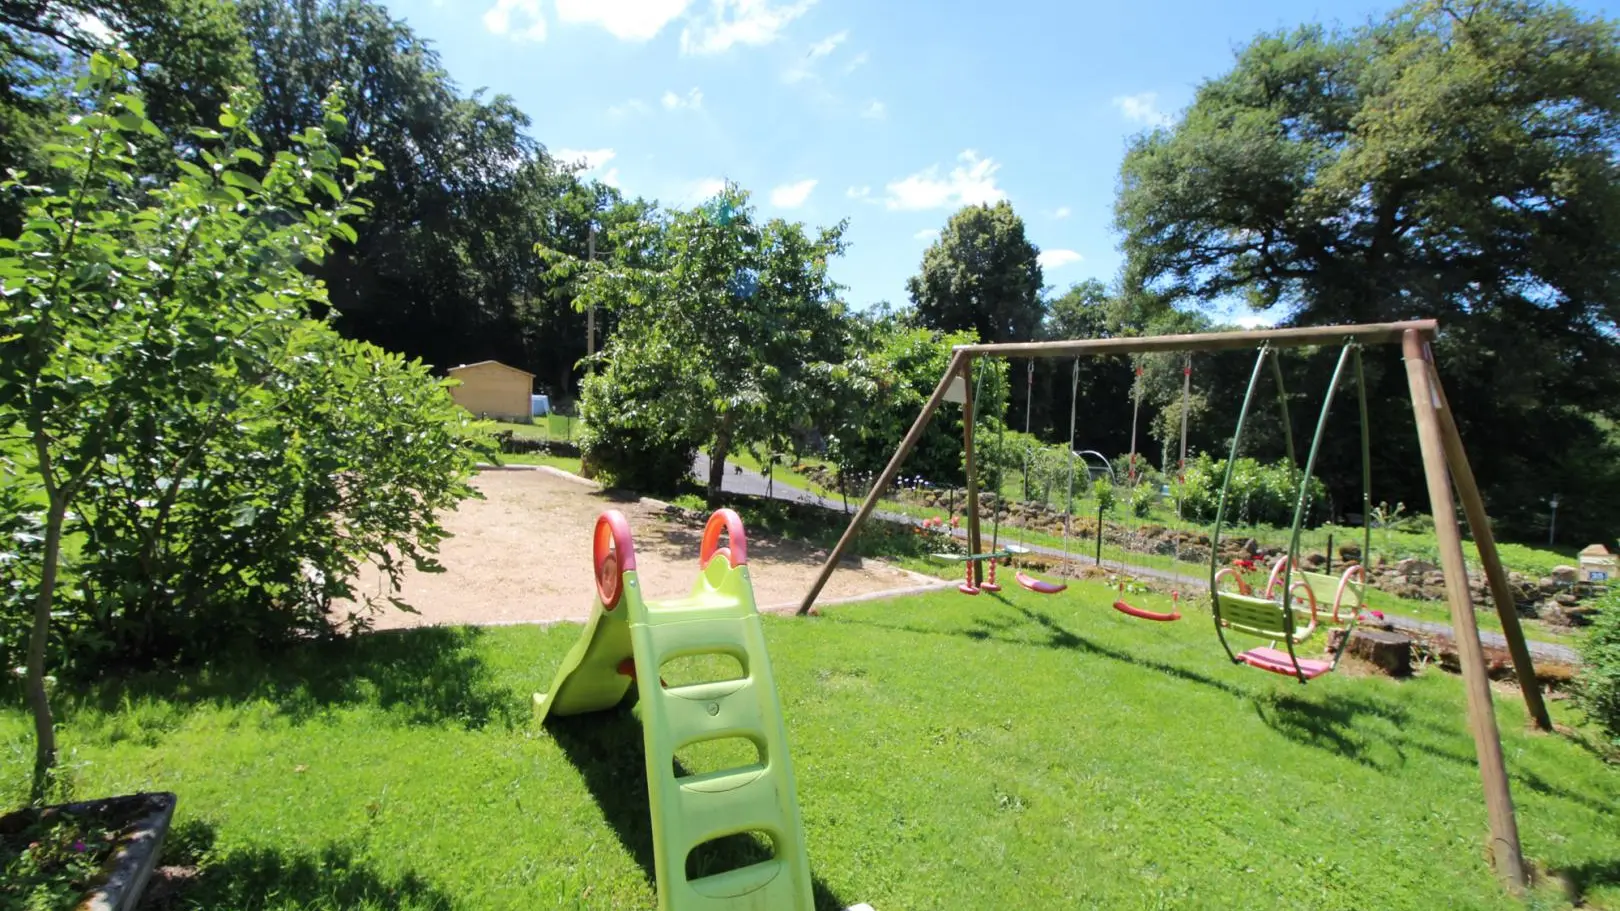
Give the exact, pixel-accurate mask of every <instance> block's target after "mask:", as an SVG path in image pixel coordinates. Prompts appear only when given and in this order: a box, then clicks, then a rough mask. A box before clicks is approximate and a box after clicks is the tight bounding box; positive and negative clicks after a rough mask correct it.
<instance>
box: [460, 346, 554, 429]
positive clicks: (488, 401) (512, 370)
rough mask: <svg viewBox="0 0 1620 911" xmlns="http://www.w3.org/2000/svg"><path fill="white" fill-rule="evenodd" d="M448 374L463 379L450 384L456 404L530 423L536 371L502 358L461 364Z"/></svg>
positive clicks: (478, 412) (503, 419)
mask: <svg viewBox="0 0 1620 911" xmlns="http://www.w3.org/2000/svg"><path fill="white" fill-rule="evenodd" d="M449 373H450V377H451V378H452V379H457V380H460V381H461V384H460V385H459V386H452V387H450V397H451V398H453V399H455V400H456V404H457V405H460V406H461V407H463V408H465V409H467V410H468V411H471V412H472V413H473V414H475V415H478V416H480V417H489V418H495V419H497V420H501V421H519V422H522V423H528V422H529V415H530V409H531V407H532V406H531V400H530V398H529V395H530V394H531V393H532V392H533V391H534V374H532V373H530V372H528V371H527V370H519V369H517V368H516V367H508V366H507V365H505V364H503V363H501V362H500V361H479V362H477V363H475V364H462V365H461V366H459V367H451V368H450V371H449Z"/></svg>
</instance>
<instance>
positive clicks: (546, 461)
mask: <svg viewBox="0 0 1620 911" xmlns="http://www.w3.org/2000/svg"><path fill="white" fill-rule="evenodd" d="M499 464H501V465H550V466H551V467H552V468H561V469H562V470H563V471H566V472H568V473H570V474H579V457H578V456H556V455H550V454H548V453H542V452H522V453H503V454H502V455H501V457H500V462H499Z"/></svg>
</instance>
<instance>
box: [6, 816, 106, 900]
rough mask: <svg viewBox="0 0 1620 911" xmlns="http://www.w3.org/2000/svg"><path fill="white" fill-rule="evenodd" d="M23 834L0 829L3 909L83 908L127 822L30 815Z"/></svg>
mask: <svg viewBox="0 0 1620 911" xmlns="http://www.w3.org/2000/svg"><path fill="white" fill-rule="evenodd" d="M20 812H22V813H24V814H27V816H28V817H31V818H26V821H25V822H24V823H23V825H22V826H21V828H20V830H15V831H14V830H12V829H11V827H10V826H7V827H5V828H3V829H0V907H3V908H8V909H10V908H16V909H19V911H36V909H38V911H55V909H59V908H60V909H67V908H77V907H79V902H80V901H81V900H82V899H83V898H84V894H85V891H86V890H87V889H88V888H89V887H90V886H91V885H92V884H93V883H95V882H96V881H97V880H98V879H99V878H100V877H101V876H102V875H104V874H103V872H102V864H103V863H105V862H106V860H107V857H108V856H109V855H110V854H111V853H112V852H113V850H114V848H116V847H117V845H118V843H119V835H120V831H119V830H120V828H121V827H122V825H123V823H124V822H125V821H124V820H110V819H101V818H98V817H97V816H95V815H94V814H73V813H53V814H51V815H49V816H46V815H42V814H38V813H36V812H34V811H31V810H23V811H20Z"/></svg>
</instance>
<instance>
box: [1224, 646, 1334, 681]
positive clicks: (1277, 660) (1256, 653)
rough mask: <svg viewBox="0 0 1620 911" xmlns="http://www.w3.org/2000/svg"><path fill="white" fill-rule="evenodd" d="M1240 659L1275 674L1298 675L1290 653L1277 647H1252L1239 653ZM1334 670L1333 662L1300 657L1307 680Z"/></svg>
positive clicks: (1300, 672)
mask: <svg viewBox="0 0 1620 911" xmlns="http://www.w3.org/2000/svg"><path fill="white" fill-rule="evenodd" d="M1238 660H1239V661H1242V662H1243V663H1244V664H1247V665H1248V666H1249V667H1257V668H1259V669H1260V670H1262V671H1270V672H1272V673H1273V674H1282V675H1283V676H1285V677H1293V676H1296V675H1295V673H1294V662H1292V661H1290V660H1289V659H1288V653H1287V652H1285V651H1283V650H1281V649H1275V648H1251V649H1249V650H1248V651H1246V652H1243V653H1242V654H1240V655H1238ZM1332 670H1333V662H1331V661H1319V660H1317V659H1315V658H1301V659H1299V674H1298V675H1297V676H1302V677H1304V678H1305V679H1306V680H1315V679H1316V678H1318V677H1320V676H1322V675H1323V674H1326V673H1328V672H1330V671H1332Z"/></svg>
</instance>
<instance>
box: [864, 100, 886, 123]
mask: <svg viewBox="0 0 1620 911" xmlns="http://www.w3.org/2000/svg"><path fill="white" fill-rule="evenodd" d="M861 116H862V117H864V118H866V119H867V120H882V119H883V118H885V117H887V116H889V108H888V106H887V105H885V104H884V103H883V102H881V101H878V100H877V99H876V98H874V99H872V100H871V101H868V102H867V103H866V106H865V107H863V108H861Z"/></svg>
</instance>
